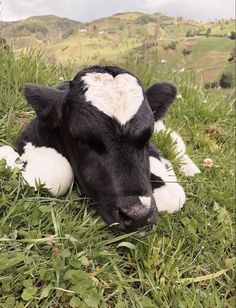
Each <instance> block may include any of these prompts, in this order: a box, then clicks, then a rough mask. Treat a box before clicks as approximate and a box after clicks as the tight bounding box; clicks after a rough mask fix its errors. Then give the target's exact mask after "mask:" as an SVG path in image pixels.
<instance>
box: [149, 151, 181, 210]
mask: <svg viewBox="0 0 236 308" xmlns="http://www.w3.org/2000/svg"><path fill="white" fill-rule="evenodd" d="M149 160H150V168H151V173H153V174H155V175H156V176H159V177H160V178H161V179H162V180H163V181H164V182H165V185H163V186H161V187H159V188H156V189H154V191H153V195H154V198H155V201H156V204H157V208H158V210H159V211H160V212H161V211H168V212H169V213H173V212H176V211H178V210H180V209H181V208H182V207H183V205H184V203H185V192H184V190H183V188H182V186H180V185H179V184H178V183H177V182H176V180H177V179H176V175H175V172H174V170H173V167H172V164H171V163H170V161H168V160H167V159H165V158H161V160H159V159H157V158H155V157H152V156H151V157H149Z"/></svg>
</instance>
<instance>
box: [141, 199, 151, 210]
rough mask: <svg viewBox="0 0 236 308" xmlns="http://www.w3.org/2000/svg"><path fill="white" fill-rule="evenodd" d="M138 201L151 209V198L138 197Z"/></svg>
mask: <svg viewBox="0 0 236 308" xmlns="http://www.w3.org/2000/svg"><path fill="white" fill-rule="evenodd" d="M139 200H140V201H141V203H142V205H144V206H145V207H147V208H150V207H151V197H139Z"/></svg>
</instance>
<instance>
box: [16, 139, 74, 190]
mask: <svg viewBox="0 0 236 308" xmlns="http://www.w3.org/2000/svg"><path fill="white" fill-rule="evenodd" d="M20 158H21V161H22V162H27V164H26V167H25V168H24V170H22V175H23V177H24V179H25V181H26V182H27V183H28V184H29V185H30V186H32V187H35V188H36V186H37V183H40V184H44V185H45V187H46V188H47V189H48V190H49V191H50V192H51V194H52V195H55V196H60V195H63V194H65V193H66V192H67V190H68V189H69V188H70V186H71V184H72V183H73V180H74V175H73V170H72V168H71V165H70V163H69V162H68V160H67V159H66V158H65V157H63V156H62V155H61V154H60V153H58V152H57V151H56V150H55V149H53V148H48V147H35V146H33V145H32V144H31V143H27V144H26V146H25V147H24V154H23V155H22V156H21V157H20Z"/></svg>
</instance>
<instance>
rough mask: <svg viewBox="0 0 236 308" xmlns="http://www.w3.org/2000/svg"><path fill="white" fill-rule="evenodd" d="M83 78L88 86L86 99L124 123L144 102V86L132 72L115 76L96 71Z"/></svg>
mask: <svg viewBox="0 0 236 308" xmlns="http://www.w3.org/2000/svg"><path fill="white" fill-rule="evenodd" d="M82 80H83V81H84V82H85V85H86V86H87V87H88V89H87V91H86V92H85V97H86V100H87V101H89V102H91V103H92V105H93V106H95V107H96V108H98V109H99V110H100V111H102V112H104V113H105V114H107V115H108V116H109V117H114V118H116V119H117V120H118V121H119V122H120V123H121V124H123V125H124V124H125V123H126V122H128V121H129V120H130V119H131V118H132V117H133V116H134V115H135V113H137V111H138V109H139V107H140V106H141V104H142V102H143V90H142V87H141V86H140V85H139V84H138V82H137V79H136V78H135V77H133V76H132V75H130V74H127V73H124V74H119V75H117V76H116V77H113V76H112V75H110V74H108V73H95V72H94V73H88V74H86V75H85V76H83V77H82Z"/></svg>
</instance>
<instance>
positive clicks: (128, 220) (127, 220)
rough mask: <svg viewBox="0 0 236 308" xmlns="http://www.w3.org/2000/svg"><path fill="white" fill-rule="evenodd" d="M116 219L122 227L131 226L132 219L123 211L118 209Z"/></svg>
mask: <svg viewBox="0 0 236 308" xmlns="http://www.w3.org/2000/svg"><path fill="white" fill-rule="evenodd" d="M118 217H119V220H120V221H121V222H122V224H123V225H125V226H129V225H131V224H132V219H131V218H130V217H129V215H128V214H127V213H126V211H125V210H122V209H118Z"/></svg>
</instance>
